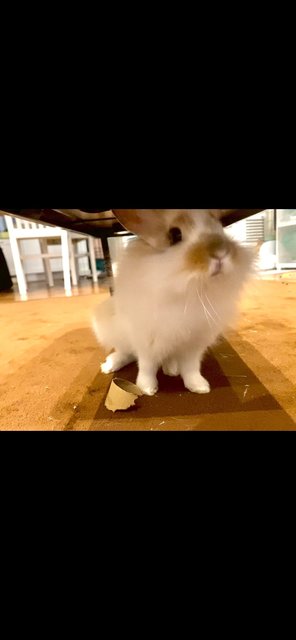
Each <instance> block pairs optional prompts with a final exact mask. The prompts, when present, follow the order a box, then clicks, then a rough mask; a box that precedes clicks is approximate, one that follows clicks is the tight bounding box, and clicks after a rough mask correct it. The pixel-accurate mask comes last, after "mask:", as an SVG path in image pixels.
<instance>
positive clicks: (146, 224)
mask: <svg viewBox="0 0 296 640" xmlns="http://www.w3.org/2000/svg"><path fill="white" fill-rule="evenodd" d="M113 212H114V214H115V215H116V217H117V219H118V220H119V222H120V223H121V224H122V225H123V226H124V227H125V228H126V229H127V230H128V231H131V232H132V233H134V234H135V235H137V236H139V237H140V238H142V239H143V240H145V241H146V242H148V244H150V245H151V246H153V247H155V248H158V249H162V248H165V247H166V246H168V240H167V238H166V230H165V229H166V227H165V222H164V217H163V214H164V212H165V209H113Z"/></svg>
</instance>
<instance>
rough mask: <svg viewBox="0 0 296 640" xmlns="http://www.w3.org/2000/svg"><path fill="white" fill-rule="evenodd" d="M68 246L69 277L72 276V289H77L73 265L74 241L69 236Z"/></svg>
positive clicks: (74, 265) (75, 272) (75, 270)
mask: <svg viewBox="0 0 296 640" xmlns="http://www.w3.org/2000/svg"><path fill="white" fill-rule="evenodd" d="M69 246H70V266H71V276H72V285H73V287H77V284H78V282H77V269H76V264H75V252H74V241H73V240H72V238H71V236H70V238H69Z"/></svg>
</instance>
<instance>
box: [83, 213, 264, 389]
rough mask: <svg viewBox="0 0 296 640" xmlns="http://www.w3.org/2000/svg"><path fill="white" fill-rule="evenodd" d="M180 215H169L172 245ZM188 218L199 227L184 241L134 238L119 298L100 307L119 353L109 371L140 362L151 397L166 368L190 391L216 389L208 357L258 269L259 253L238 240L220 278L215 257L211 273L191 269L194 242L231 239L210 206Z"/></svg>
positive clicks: (99, 318) (102, 333) (101, 333)
mask: <svg viewBox="0 0 296 640" xmlns="http://www.w3.org/2000/svg"><path fill="white" fill-rule="evenodd" d="M178 214H180V212H179V211H170V212H168V213H166V214H164V215H163V241H164V243H165V239H166V238H167V232H168V229H169V228H171V227H172V226H174V223H175V220H176V218H177V216H178ZM151 215H153V214H151ZM186 215H187V216H188V220H190V223H191V227H190V226H189V229H188V228H186V229H184V233H183V241H182V242H181V243H180V244H178V245H176V246H173V247H170V246H167V247H165V246H163V247H162V248H161V249H158V248H155V246H151V242H150V240H149V242H150V244H148V243H147V242H145V240H142V239H138V240H136V241H134V242H133V243H131V246H130V247H129V248H128V249H127V250H126V251H125V252H124V255H123V258H122V262H121V264H120V267H119V275H118V278H117V282H116V284H115V295H114V297H113V298H111V299H110V300H108V301H107V302H106V303H103V304H101V305H99V306H98V307H97V309H96V311H95V315H94V320H93V328H94V331H95V333H96V336H97V339H98V341H99V342H100V343H101V344H102V345H103V346H104V347H105V348H106V350H109V351H111V350H114V352H113V353H111V355H110V356H109V357H108V358H107V360H106V362H105V363H104V364H103V365H102V371H103V372H104V373H111V372H113V371H118V370H119V369H120V368H122V367H123V366H125V365H126V364H128V363H129V362H132V361H135V360H136V361H137V362H138V365H139V375H138V379H137V384H138V386H139V387H140V388H141V389H142V391H143V392H144V393H145V394H147V395H153V394H154V393H156V391H157V377H156V376H157V372H158V370H159V368H160V367H162V368H163V371H164V373H166V374H167V375H181V376H182V378H183V380H184V384H185V386H186V387H187V388H188V389H189V390H190V391H193V392H196V393H208V392H209V390H210V387H209V384H208V382H207V381H206V380H205V379H204V378H203V377H202V376H201V373H200V367H201V362H202V358H203V356H204V354H205V352H206V351H207V349H208V348H209V347H210V346H211V345H213V344H214V343H215V342H216V340H217V338H218V336H219V335H220V334H221V333H223V331H224V330H225V328H226V327H227V325H228V324H229V322H230V321H231V320H232V319H233V316H234V314H235V310H236V306H237V302H238V298H239V293H240V291H241V289H242V286H243V284H244V282H245V280H246V278H247V276H248V274H249V273H250V272H251V264H252V261H253V256H252V255H251V253H250V251H249V250H247V249H246V248H245V247H241V246H239V245H237V244H236V243H233V246H234V245H235V247H236V248H235V255H234V256H233V257H231V254H229V255H227V256H226V257H225V258H224V259H223V266H222V271H221V273H219V274H218V275H215V276H213V275H212V274H213V271H214V268H213V264H214V260H213V259H210V258H209V266H208V268H207V270H206V271H199V270H197V269H196V268H192V269H186V268H184V265H185V264H186V259H185V257H186V254H187V253H188V250H189V249H190V247H192V246H196V244H198V243H199V242H200V241H202V242H203V243H206V242H207V240H210V239H211V238H212V237H213V234H215V235H216V236H217V234H218V235H219V236H221V237H225V232H224V230H223V228H222V225H221V223H220V222H219V220H217V219H215V217H214V215H213V213H212V214H211V213H210V212H209V210H187V213H186ZM158 234H160V231H159V229H158ZM142 237H144V238H145V225H144V226H143V233H142ZM159 238H160V236H158V240H159ZM160 239H161V238H160ZM154 244H155V243H154Z"/></svg>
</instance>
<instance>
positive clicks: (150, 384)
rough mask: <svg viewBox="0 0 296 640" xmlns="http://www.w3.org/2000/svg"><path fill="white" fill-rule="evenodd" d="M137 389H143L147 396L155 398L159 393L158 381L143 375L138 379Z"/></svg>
mask: <svg viewBox="0 0 296 640" xmlns="http://www.w3.org/2000/svg"><path fill="white" fill-rule="evenodd" d="M137 387H139V389H141V391H142V392H143V393H144V395H145V396H155V394H156V393H157V391H158V383H157V380H156V379H155V378H149V377H148V376H143V375H141V374H140V375H139V376H138V378H137Z"/></svg>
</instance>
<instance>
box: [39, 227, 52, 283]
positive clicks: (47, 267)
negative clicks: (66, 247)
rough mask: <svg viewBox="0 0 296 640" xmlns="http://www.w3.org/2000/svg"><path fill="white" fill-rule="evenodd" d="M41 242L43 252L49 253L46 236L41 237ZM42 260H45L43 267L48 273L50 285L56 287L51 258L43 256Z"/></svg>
mask: <svg viewBox="0 0 296 640" xmlns="http://www.w3.org/2000/svg"><path fill="white" fill-rule="evenodd" d="M39 244H40V249H41V253H48V245H47V240H46V239H45V238H40V239H39ZM42 260H43V267H44V271H45V273H46V278H47V283H48V286H49V287H54V281H53V276H52V271H51V266H50V258H42Z"/></svg>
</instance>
